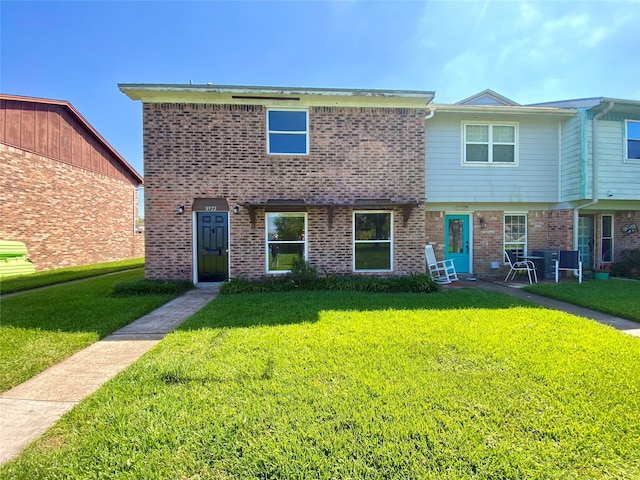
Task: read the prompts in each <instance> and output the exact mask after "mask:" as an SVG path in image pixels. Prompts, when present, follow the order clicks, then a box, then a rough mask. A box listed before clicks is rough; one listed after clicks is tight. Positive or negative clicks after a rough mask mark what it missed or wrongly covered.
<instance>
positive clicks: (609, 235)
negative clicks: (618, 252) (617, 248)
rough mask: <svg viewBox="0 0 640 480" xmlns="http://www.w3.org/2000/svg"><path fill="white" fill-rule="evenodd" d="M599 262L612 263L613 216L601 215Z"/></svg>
mask: <svg viewBox="0 0 640 480" xmlns="http://www.w3.org/2000/svg"><path fill="white" fill-rule="evenodd" d="M600 262H601V263H612V262H613V215H602V229H601V234H600Z"/></svg>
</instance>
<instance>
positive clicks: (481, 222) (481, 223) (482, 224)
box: [478, 217, 487, 229]
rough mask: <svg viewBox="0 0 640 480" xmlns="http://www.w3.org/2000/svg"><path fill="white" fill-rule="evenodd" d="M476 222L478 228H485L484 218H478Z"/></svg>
mask: <svg viewBox="0 0 640 480" xmlns="http://www.w3.org/2000/svg"><path fill="white" fill-rule="evenodd" d="M478 221H479V222H480V228H482V229H485V228H487V222H486V221H485V220H484V218H482V217H480V219H479V220H478Z"/></svg>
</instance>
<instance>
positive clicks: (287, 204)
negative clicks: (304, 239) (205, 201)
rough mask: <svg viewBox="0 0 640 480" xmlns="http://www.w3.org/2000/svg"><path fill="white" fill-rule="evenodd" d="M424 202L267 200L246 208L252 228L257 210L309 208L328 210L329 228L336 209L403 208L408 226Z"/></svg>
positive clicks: (403, 223)
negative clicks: (412, 212)
mask: <svg viewBox="0 0 640 480" xmlns="http://www.w3.org/2000/svg"><path fill="white" fill-rule="evenodd" d="M422 203H423V202H419V201H417V200H414V201H404V200H399V201H394V200H390V199H368V198H366V199H358V200H354V201H352V202H313V201H311V202H307V201H305V200H303V199H285V200H267V201H266V202H248V203H245V204H244V206H245V207H246V208H247V210H248V211H249V217H250V220H251V226H252V227H253V228H255V226H256V210H257V209H264V211H265V212H306V211H307V208H309V207H312V208H326V209H327V217H328V220H329V228H332V227H333V214H334V210H335V209H336V208H354V209H357V210H379V209H389V208H398V207H399V208H402V213H403V215H402V225H403V226H405V227H406V226H407V222H408V221H409V217H410V216H411V211H412V210H413V209H414V208H415V207H418V206H420V205H422Z"/></svg>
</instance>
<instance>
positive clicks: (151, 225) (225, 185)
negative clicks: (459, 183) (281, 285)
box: [143, 104, 425, 278]
mask: <svg viewBox="0 0 640 480" xmlns="http://www.w3.org/2000/svg"><path fill="white" fill-rule="evenodd" d="M143 112H144V117H143V123H144V144H145V230H146V254H147V257H146V259H147V262H146V267H147V270H146V275H147V277H149V278H182V277H184V278H192V275H193V259H192V256H193V254H192V251H193V246H192V216H191V211H190V207H191V204H192V202H193V199H194V198H196V197H216V198H217V197H221V198H225V199H227V202H228V203H229V205H231V206H232V205H235V204H241V205H242V204H244V203H246V202H252V203H259V202H265V201H266V200H268V199H304V200H305V201H306V202H307V203H313V202H316V203H320V202H328V203H347V202H354V201H355V200H357V199H391V200H394V201H416V200H421V199H423V198H424V180H425V177H424V115H425V110H411V109H381V108H342V107H312V108H310V109H309V135H310V137H309V139H310V154H309V155H307V156H275V155H267V154H266V137H265V135H266V133H265V126H266V108H265V107H262V106H251V105H250V106H234V105H206V104H144V106H143ZM182 204H184V205H185V206H186V207H187V211H186V212H185V214H184V215H177V214H176V213H175V212H176V209H177V207H178V206H179V205H182ZM394 215H395V216H394V219H395V230H394V236H395V238H394V240H395V241H394V253H395V255H394V257H395V258H394V264H395V271H394V273H409V272H416V271H424V253H423V248H424V212H423V209H422V208H415V209H413V211H412V212H411V215H410V217H409V221H408V223H407V226H406V227H404V226H403V215H402V210H401V209H398V210H397V211H396V212H395V214H394ZM229 219H230V261H231V276H232V277H237V276H245V277H248V278H252V277H261V276H264V275H265V260H264V258H265V257H264V256H265V233H264V211H263V210H262V209H256V225H255V228H253V227H252V226H251V224H250V221H249V214H248V211H247V209H246V208H243V209H242V210H241V212H240V213H239V214H238V215H234V214H230V216H229ZM308 229H309V235H308V238H307V241H308V253H309V258H308V260H309V261H310V263H312V264H314V265H316V266H317V267H318V268H319V269H321V270H326V271H328V272H346V271H349V272H350V271H351V268H352V258H351V257H352V240H351V239H352V231H351V230H352V209H350V208H336V209H335V210H334V215H333V225H332V228H329V221H328V213H327V211H326V209H325V208H309V210H308ZM181 271H184V274H183V273H181Z"/></svg>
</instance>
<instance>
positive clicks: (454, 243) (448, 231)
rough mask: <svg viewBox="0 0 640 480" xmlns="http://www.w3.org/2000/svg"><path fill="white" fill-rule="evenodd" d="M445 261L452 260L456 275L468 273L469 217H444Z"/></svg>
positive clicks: (469, 257) (469, 269)
mask: <svg viewBox="0 0 640 480" xmlns="http://www.w3.org/2000/svg"><path fill="white" fill-rule="evenodd" d="M444 242H445V245H444V251H445V255H444V257H445V259H446V260H453V264H454V265H455V267H456V272H458V273H469V272H470V271H471V268H470V259H471V256H470V251H469V248H470V246H469V216H468V215H446V216H445V217H444Z"/></svg>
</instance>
